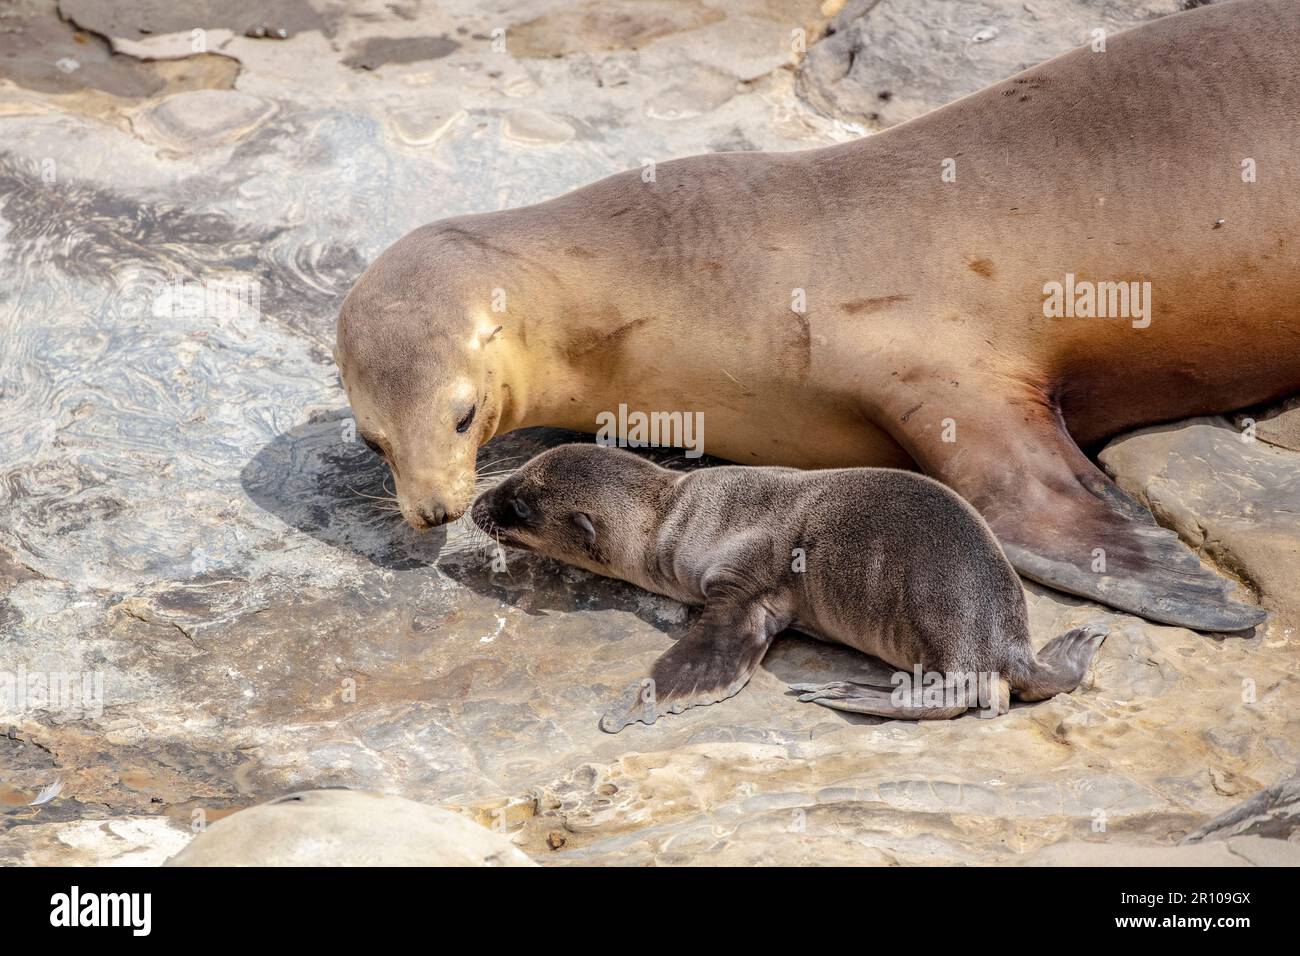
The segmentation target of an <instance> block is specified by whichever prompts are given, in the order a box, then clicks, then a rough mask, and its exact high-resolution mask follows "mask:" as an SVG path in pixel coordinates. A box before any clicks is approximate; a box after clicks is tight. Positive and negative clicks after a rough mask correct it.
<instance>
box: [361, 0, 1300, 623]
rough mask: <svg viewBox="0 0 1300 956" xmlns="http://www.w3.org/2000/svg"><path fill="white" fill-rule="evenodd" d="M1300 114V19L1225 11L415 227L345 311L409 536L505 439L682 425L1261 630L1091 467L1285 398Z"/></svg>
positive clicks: (719, 445) (1154, 615)
mask: <svg viewBox="0 0 1300 956" xmlns="http://www.w3.org/2000/svg"><path fill="white" fill-rule="evenodd" d="M1297 102H1300V16H1297V5H1296V3H1295V2H1285V3H1283V2H1265V0H1252V2H1244V0H1237V2H1228V3H1221V4H1220V3H1216V4H1213V5H1211V6H1205V7H1199V8H1197V9H1195V10H1190V11H1188V12H1186V13H1179V14H1175V15H1174V16H1171V17H1166V18H1164V19H1161V20H1156V21H1153V22H1151V23H1149V24H1146V25H1144V26H1142V27H1140V28H1138V29H1136V30H1131V31H1128V32H1125V33H1120V34H1117V35H1115V36H1108V37H1106V44H1105V52H1099V51H1094V50H1093V49H1092V48H1091V47H1084V48H1081V49H1078V50H1075V51H1073V52H1070V53H1067V54H1065V55H1064V56H1061V57H1058V58H1056V59H1054V60H1051V61H1049V62H1047V63H1044V64H1042V65H1040V66H1036V67H1034V68H1033V69H1031V70H1027V71H1025V72H1024V73H1021V74H1019V75H1018V76H1014V77H1011V78H1009V79H1007V80H1005V81H1002V82H1000V83H996V84H994V85H993V86H991V87H989V88H988V89H986V90H983V91H981V92H979V93H975V94H973V95H971V96H968V97H965V98H964V99H962V100H960V101H958V102H956V103H953V104H951V105H949V106H945V107H943V108H942V109H938V110H935V111H934V112H932V113H929V114H927V115H925V116H922V117H920V118H918V119H915V120H912V121H911V122H907V123H903V124H901V125H899V126H895V127H893V128H891V129H888V130H886V131H884V132H882V133H878V134H875V135H872V136H866V137H863V138H862V139H858V140H855V141H853V142H849V143H842V144H838V145H834V146H828V147H825V148H823V149H813V150H804V151H800V152H792V153H761V152H741V151H733V152H724V153H712V154H709V155H706V156H693V157H689V158H685V159H678V160H673V161H671V162H664V163H659V164H657V165H656V166H655V167H654V170H653V176H651V175H643V170H641V169H634V170H629V171H625V172H622V173H619V174H617V175H614V176H611V177H609V178H608V179H603V180H601V181H599V182H597V183H593V184H591V185H589V186H586V187H583V188H582V189H578V190H575V191H573V192H571V193H568V194H566V195H564V196H560V197H558V198H555V199H551V200H548V201H546V202H542V203H538V204H536V205H533V206H526V207H523V208H520V209H509V210H499V211H494V212H486V213H482V214H478V215H470V216H458V217H456V218H453V219H445V220H442V221H440V222H436V223H432V224H430V225H427V226H422V227H420V228H419V229H416V230H414V231H412V232H411V233H408V234H407V235H406V236H405V237H403V238H402V239H400V240H398V241H397V242H396V243H394V244H393V245H392V246H390V247H389V248H388V249H387V250H386V251H385V252H384V253H383V254H382V255H381V256H379V258H378V259H376V260H375V262H374V263H373V264H372V265H371V266H370V268H369V269H367V270H366V272H365V274H364V275H363V276H362V277H361V278H360V279H359V280H358V281H357V284H356V286H355V287H354V288H353V289H352V291H351V292H350V293H349V295H348V297H347V299H346V300H345V301H344V303H343V306H342V309H341V311H340V313H339V322H338V349H337V353H336V354H337V358H338V362H339V368H340V372H341V374H342V378H343V383H344V385H345V387H346V388H347V392H348V398H349V400H350V401H351V403H352V409H353V412H354V413H355V415H356V422H357V434H358V435H359V436H361V437H363V438H364V439H365V440H367V441H368V442H370V443H371V445H372V446H373V447H375V448H376V449H377V450H378V451H379V452H380V453H381V454H383V455H384V456H385V458H387V460H388V462H389V464H390V465H391V466H392V469H393V476H394V482H395V494H396V497H397V499H398V502H399V504H400V506H401V509H402V513H403V515H405V517H406V519H407V521H408V522H410V523H411V524H412V525H413V526H415V527H417V528H427V527H431V526H433V525H437V524H441V523H443V522H445V521H448V520H451V519H454V518H457V517H459V516H460V515H461V514H462V513H463V512H464V510H465V509H466V508H467V507H468V505H469V503H470V501H471V500H472V498H473V492H474V478H475V452H476V451H477V449H478V448H479V447H480V446H481V445H482V444H483V443H484V442H486V441H488V440H489V439H490V438H491V437H492V436H493V435H497V434H501V433H503V432H507V431H510V430H512V429H515V428H523V427H527V426H530V425H552V426H556V427H562V428H574V429H578V430H581V431H595V430H596V423H597V416H598V415H600V414H602V413H603V412H605V411H607V410H610V409H616V408H618V407H619V406H620V405H621V404H625V405H626V406H627V407H628V408H630V409H637V410H641V411H642V412H654V411H664V412H673V411H684V412H698V413H700V414H701V415H703V416H704V418H705V420H707V421H708V429H709V439H708V445H709V452H710V453H711V454H713V455H716V456H718V457H720V458H726V459H729V460H731V461H734V462H740V463H743V464H746V465H787V466H794V467H798V468H842V467H854V466H862V465H867V466H877V467H880V466H883V467H894V468H897V467H908V466H910V465H915V466H916V468H917V469H918V470H920V471H924V472H925V473H926V474H928V475H930V476H931V477H933V478H937V479H939V480H940V481H942V482H943V483H944V484H946V485H947V486H948V487H950V488H952V489H954V490H955V491H957V493H958V494H960V495H961V496H962V497H963V498H965V499H966V500H967V501H969V502H970V503H971V504H972V505H974V507H975V508H976V510H977V511H979V512H980V514H982V515H983V516H984V518H985V520H987V521H988V523H989V526H990V527H991V528H992V529H993V531H994V532H995V533H996V534H997V536H998V540H999V541H1000V542H1001V544H1002V547H1003V550H1004V551H1005V553H1006V555H1007V557H1008V558H1010V559H1011V562H1012V564H1014V565H1015V567H1016V568H1017V569H1018V570H1019V571H1020V573H1021V574H1023V575H1025V576H1026V577H1028V578H1032V579H1033V580H1035V581H1038V582H1040V583H1043V584H1047V585H1050V586H1051V587H1054V588H1058V589H1060V590H1062V591H1067V592H1069V593H1071V594H1080V595H1083V596H1085V597H1088V598H1090V599H1092V600H1095V601H1101V602H1102V603H1104V604H1108V605H1110V606H1111V607H1116V608H1120V609H1122V610H1126V611H1131V612H1133V613H1135V614H1141V615H1142V616H1143V617H1146V618H1148V619H1150V620H1153V621H1161V622H1164V623H1168V624H1177V625H1179V626H1183V627H1193V628H1196V629H1198V630H1203V631H1242V630H1248V629H1250V628H1252V627H1254V626H1256V625H1258V624H1260V623H1261V622H1262V621H1263V620H1264V619H1265V617H1266V612H1265V611H1264V609H1263V608H1260V607H1256V606H1252V605H1250V604H1243V603H1239V602H1237V601H1234V600H1232V599H1230V598H1229V596H1228V590H1229V582H1228V581H1226V580H1225V579H1223V578H1221V577H1219V576H1218V575H1216V574H1215V573H1214V571H1213V570H1211V569H1208V568H1204V567H1202V566H1201V563H1200V561H1199V559H1198V558H1197V556H1196V554H1195V553H1193V552H1192V551H1191V550H1190V549H1189V548H1188V547H1187V546H1186V545H1185V544H1184V543H1183V542H1182V541H1180V540H1179V538H1178V536H1177V535H1176V534H1174V533H1173V532H1171V531H1169V530H1167V529H1165V528H1161V527H1158V526H1157V524H1156V522H1155V519H1154V518H1153V517H1152V515H1151V513H1150V511H1148V510H1147V508H1145V507H1144V506H1143V505H1142V503H1140V502H1139V501H1137V500H1135V499H1134V498H1133V497H1131V496H1130V495H1129V494H1127V493H1125V492H1124V491H1123V490H1121V489H1120V488H1119V487H1118V486H1117V485H1116V484H1115V483H1114V482H1113V481H1111V479H1110V478H1109V477H1108V476H1107V475H1106V474H1105V473H1104V472H1103V471H1102V470H1101V469H1100V468H1098V467H1097V465H1096V464H1095V463H1094V462H1093V461H1091V460H1090V459H1089V458H1088V456H1087V455H1086V454H1085V450H1093V449H1096V448H1098V447H1100V446H1101V444H1103V443H1104V442H1106V441H1107V440H1109V439H1110V438H1112V437H1113V436H1115V435H1119V434H1122V433H1123V432H1126V431H1129V430H1132V429H1134V428H1139V427H1141V426H1144V425H1152V424H1155V423H1157V422H1166V421H1176V420H1179V419H1184V418H1189V417H1191V416H1195V415H1206V414H1218V413H1222V412H1228V411H1232V410H1234V409H1238V408H1244V407H1247V406H1249V405H1253V404H1256V403H1259V402H1266V401H1272V400H1274V399H1276V398H1280V397H1283V396H1285V395H1290V394H1295V393H1297V392H1300V309H1297V307H1296V306H1297V303H1300V269H1297V268H1296V259H1297V253H1298V252H1300V150H1297V149H1296V144H1297V143H1300V110H1297V109H1296V108H1295V105H1296V103H1297ZM1210 107H1212V108H1210Z"/></svg>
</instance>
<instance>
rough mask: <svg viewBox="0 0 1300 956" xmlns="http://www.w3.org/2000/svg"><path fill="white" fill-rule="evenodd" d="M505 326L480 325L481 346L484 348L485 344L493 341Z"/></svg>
mask: <svg viewBox="0 0 1300 956" xmlns="http://www.w3.org/2000/svg"><path fill="white" fill-rule="evenodd" d="M504 327H505V326H501V325H498V326H495V327H493V326H490V325H483V326H480V327H479V330H478V344H479V348H482V347H483V346H485V345H487V344H488V343H489V342H491V341H492V340H493V339H495V338H496V337H497V334H498V333H499V332H500V331H501V330H502V329H503V328H504Z"/></svg>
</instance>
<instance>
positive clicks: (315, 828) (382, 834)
mask: <svg viewBox="0 0 1300 956" xmlns="http://www.w3.org/2000/svg"><path fill="white" fill-rule="evenodd" d="M167 865H168V866H534V865H535V864H534V863H533V862H532V861H531V860H529V859H528V857H526V856H524V854H522V853H520V852H519V850H517V849H516V848H515V847H514V846H513V845H511V843H510V841H509V840H507V839H506V838H505V837H503V836H501V835H500V834H497V833H493V832H492V831H491V830H488V829H487V828H485V827H481V826H479V825H478V824H477V823H474V822H472V821H470V820H466V819H465V818H464V817H461V816H458V815H456V814H454V813H451V812H449V811H447V810H443V809H440V808H438V807H431V806H426V805H424V804H420V803H416V802H414V801H412V800H405V799H403V798H402V797H395V796H393V795H391V794H385V793H374V792H367V791H360V790H309V791H305V792H303V793H295V794H291V795H290V796H287V797H280V798H278V799H276V800H271V801H270V802H268V803H263V804H261V805H259V806H256V807H250V808H249V809H247V810H241V811H240V812H239V813H235V814H232V815H231V816H229V817H226V818H225V819H223V820H218V821H217V822H216V823H213V824H212V825H211V826H209V827H207V828H206V829H204V830H203V832H202V833H200V834H199V835H198V836H196V837H195V838H194V840H193V842H191V843H190V844H189V845H188V846H187V847H185V849H184V850H182V851H181V852H180V853H177V854H176V855H175V856H173V857H172V858H171V859H169V860H168V861H167Z"/></svg>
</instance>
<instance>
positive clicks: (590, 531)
mask: <svg viewBox="0 0 1300 956" xmlns="http://www.w3.org/2000/svg"><path fill="white" fill-rule="evenodd" d="M573 523H574V524H575V525H577V526H578V529H579V530H580V531H581V532H582V533H583V535H584V536H585V537H586V538H587V544H595V543H596V526H595V525H593V524H592V523H591V518H590V517H589V516H588V515H586V514H584V513H583V512H581V511H575V512H574V513H573Z"/></svg>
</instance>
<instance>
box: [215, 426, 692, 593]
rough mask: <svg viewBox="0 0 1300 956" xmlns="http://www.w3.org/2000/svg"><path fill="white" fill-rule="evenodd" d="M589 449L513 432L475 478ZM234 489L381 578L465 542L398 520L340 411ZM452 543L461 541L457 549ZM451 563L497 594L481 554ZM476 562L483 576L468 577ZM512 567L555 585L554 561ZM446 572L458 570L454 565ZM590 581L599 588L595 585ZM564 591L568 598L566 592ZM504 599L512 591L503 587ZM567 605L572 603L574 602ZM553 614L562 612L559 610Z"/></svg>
mask: <svg viewBox="0 0 1300 956" xmlns="http://www.w3.org/2000/svg"><path fill="white" fill-rule="evenodd" d="M590 441H591V436H590V435H584V434H582V433H580V432H571V431H565V430H563V429H558V428H526V429H521V430H519V431H516V432H511V433H510V434H508V435H503V436H501V437H500V438H495V439H493V440H492V441H490V442H488V443H487V444H486V445H484V446H483V448H482V449H480V450H479V455H478V469H479V472H480V473H483V474H487V473H493V474H495V473H500V472H502V471H503V470H507V469H511V470H512V469H514V468H518V467H519V466H520V465H522V464H524V462H526V461H528V459H530V458H532V457H533V456H535V455H538V454H540V453H541V452H543V451H545V450H546V449H548V448H553V447H555V446H556V445H563V444H567V443H570V442H590ZM642 453H643V454H645V455H646V456H647V457H650V458H652V459H653V460H655V461H658V462H659V463H661V464H663V465H665V466H667V467H674V468H691V467H700V466H701V465H708V464H716V463H717V462H716V460H714V459H707V458H703V459H687V458H685V457H684V456H683V455H682V453H681V451H680V450H679V449H671V448H670V449H652V450H646V451H644V452H642ZM240 483H241V484H242V485H243V487H244V490H245V491H246V492H247V493H248V496H249V498H251V499H252V500H253V502H254V503H256V504H257V505H258V507H260V508H262V509H263V510H265V511H267V512H270V513H271V514H273V515H275V516H276V517H277V518H279V519H280V520H281V521H283V522H285V523H286V524H288V525H290V526H291V527H293V528H296V529H298V530H299V531H302V532H303V533H305V534H309V535H311V536H312V537H313V538H316V539H317V540H319V541H323V542H324V543H326V544H328V545H330V546H331V547H334V548H338V549H340V550H342V551H348V552H350V553H353V554H357V555H361V556H362V557H364V558H366V559H367V560H369V561H370V562H371V563H372V564H374V565H376V566H378V567H381V568H385V569H387V570H392V571H406V570H411V569H413V568H419V567H428V566H429V565H431V564H433V563H434V562H435V561H437V560H438V559H439V556H440V555H442V554H443V553H444V551H446V552H448V557H451V556H452V554H451V553H452V552H455V551H456V550H457V549H458V548H460V547H462V545H463V543H464V542H463V539H464V537H465V536H466V532H465V531H464V529H463V528H462V527H458V526H457V525H454V524H453V525H450V526H445V527H441V528H436V529H434V530H433V531H429V532H425V533H421V532H417V531H415V530H414V529H412V528H410V527H409V526H408V525H407V524H406V523H405V522H403V521H402V520H401V517H400V515H399V514H398V513H397V510H396V504H395V502H393V501H392V500H391V499H392V488H393V484H392V476H391V474H390V473H389V471H388V466H387V465H386V464H384V462H383V461H382V460H381V459H380V458H378V457H377V456H375V455H374V454H373V453H371V452H370V451H369V449H367V448H366V446H365V445H364V444H362V443H361V442H360V441H358V440H357V439H356V428H355V425H354V423H353V421H352V416H351V413H350V412H349V411H348V409H346V408H340V409H336V410H332V411H328V412H322V413H319V414H316V415H313V416H312V417H311V418H310V419H309V420H308V421H307V422H305V423H303V424H301V425H297V426H295V427H293V428H291V429H289V430H288V431H286V432H283V433H282V434H280V435H277V436H276V437H275V438H274V439H273V440H272V441H271V442H270V443H268V444H267V445H266V446H264V447H263V448H262V449H261V450H260V451H258V453H257V454H256V455H254V456H253V458H252V459H251V460H250V461H249V462H248V464H247V465H245V466H244V469H243V471H242V472H240ZM466 520H468V519H466ZM458 537H460V538H461V539H462V540H460V541H458V540H457V538H458ZM449 541H450V544H449ZM518 554H519V553H518V552H515V555H516V556H517V555H518ZM460 558H461V560H460V562H459V564H460V568H459V570H460V571H461V572H462V573H461V574H460V575H459V576H458V575H457V574H453V575H452V576H453V577H457V579H458V580H460V579H461V578H462V577H463V583H465V584H466V585H467V586H469V587H473V588H474V589H475V590H476V591H480V592H483V593H488V592H491V593H499V590H500V588H501V587H502V585H500V584H499V583H496V582H495V581H494V579H495V578H500V577H504V576H503V575H494V574H492V573H490V566H489V562H490V560H491V556H490V555H489V556H478V558H477V559H476V558H475V556H472V555H471V556H466V555H460ZM480 563H481V564H482V568H481V570H482V572H483V573H482V574H479V573H475V569H476V568H477V566H478V565H479V564H480ZM511 564H512V565H515V564H520V565H521V566H526V567H528V568H529V574H528V577H529V579H530V580H532V581H533V587H535V588H540V582H542V581H543V580H547V581H554V580H560V579H562V578H563V577H564V574H563V573H562V572H561V571H560V570H559V569H560V566H559V565H556V564H554V563H553V562H543V561H540V560H539V559H533V558H529V559H528V560H527V562H521V561H518V560H516V559H515V558H512V560H511ZM466 569H468V572H466ZM446 570H448V571H449V572H452V571H456V570H458V569H457V566H456V565H455V564H453V565H452V566H451V567H448V568H446ZM592 580H593V581H600V579H598V578H595V577H594V576H592ZM602 583H603V582H602ZM566 586H567V587H568V588H570V589H572V587H573V584H572V583H569V584H567V585H566ZM584 587H585V585H584ZM506 590H507V592H508V591H510V590H511V589H510V588H509V587H508V586H506ZM541 590H543V592H545V589H544V588H542V589H541ZM597 590H599V588H598V589H597ZM633 590H635V589H633ZM574 600H577V601H579V602H581V600H582V598H581V597H579V596H575V598H574ZM569 604H570V606H571V605H572V604H573V601H570V602H569ZM579 606H581V607H588V606H590V605H587V604H582V603H579ZM554 609H557V610H559V609H564V605H563V602H559V603H557V604H556V606H555V608H554Z"/></svg>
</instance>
